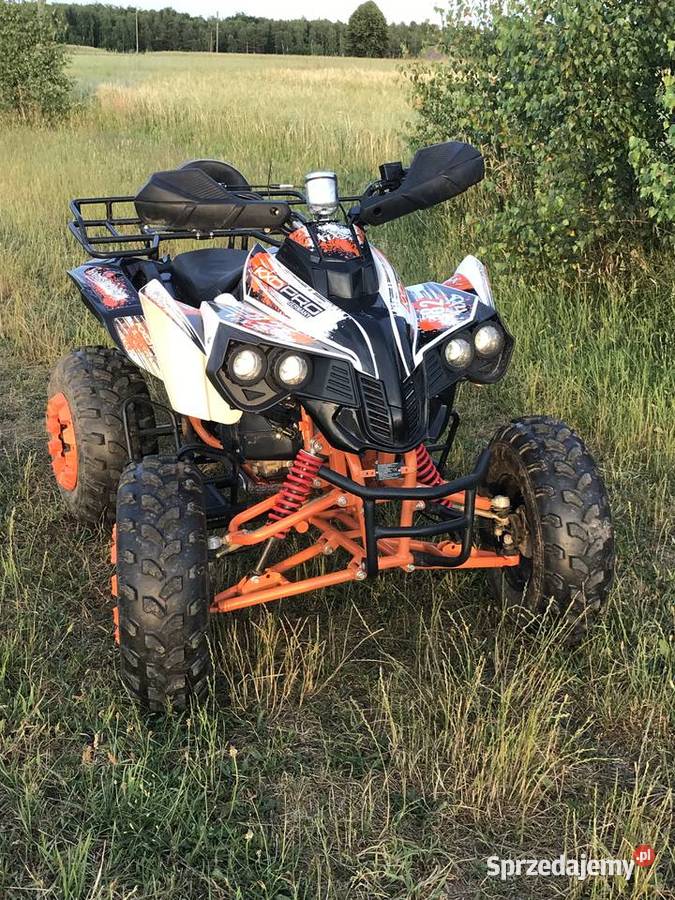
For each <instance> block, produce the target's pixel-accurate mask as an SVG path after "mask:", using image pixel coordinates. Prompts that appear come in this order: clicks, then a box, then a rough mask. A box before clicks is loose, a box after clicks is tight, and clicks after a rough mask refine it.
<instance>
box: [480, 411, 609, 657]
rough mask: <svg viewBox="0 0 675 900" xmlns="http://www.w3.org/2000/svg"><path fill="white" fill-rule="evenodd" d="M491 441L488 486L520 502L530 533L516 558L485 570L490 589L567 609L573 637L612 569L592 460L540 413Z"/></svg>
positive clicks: (535, 607)
mask: <svg viewBox="0 0 675 900" xmlns="http://www.w3.org/2000/svg"><path fill="white" fill-rule="evenodd" d="M490 446H491V448H492V458H491V461H490V468H489V472H488V485H489V489H490V491H491V492H494V493H500V494H507V495H508V496H509V497H510V498H511V501H512V508H513V509H517V507H519V506H520V507H521V509H522V511H523V512H524V517H525V520H526V523H527V530H528V532H529V534H528V536H527V538H526V539H525V540H524V541H521V545H520V548H519V549H520V551H521V560H522V561H521V564H520V565H519V566H517V567H513V568H504V569H501V570H500V569H497V570H494V572H491V573H490V580H491V582H492V586H493V589H494V592H495V594H496V595H497V597H498V598H501V597H502V596H504V597H505V598H506V600H507V602H508V603H509V604H511V605H514V606H519V607H524V608H525V609H527V610H529V612H530V613H532V614H534V616H536V617H540V616H541V615H542V614H544V613H545V612H547V611H549V612H551V613H553V615H554V616H561V615H565V616H566V617H567V618H568V621H569V622H570V623H571V632H570V638H569V639H570V642H571V643H576V642H577V641H578V640H579V639H580V637H581V636H582V635H583V633H584V631H585V629H586V627H587V626H588V624H589V621H590V620H591V619H592V618H593V617H594V616H595V615H596V614H597V612H598V610H599V609H600V607H601V606H602V604H603V602H604V601H605V599H606V597H607V594H608V592H609V589H610V587H611V584H612V579H613V572H614V535H613V529H612V520H611V515H610V509H609V501H608V498H607V492H606V490H605V486H604V484H603V481H602V478H601V476H600V474H599V472H598V470H597V467H596V464H595V462H594V460H593V458H592V456H591V455H590V453H589V452H588V450H587V449H586V446H585V445H584V443H583V441H582V440H581V439H580V438H579V436H578V435H577V434H575V432H574V431H572V429H571V428H570V427H569V426H567V425H566V424H565V423H564V422H559V421H557V420H555V419H551V418H548V417H545V416H528V417H525V418H522V419H516V420H514V421H512V422H511V423H510V424H508V425H505V426H503V427H502V428H500V429H499V430H498V431H497V433H496V434H495V436H494V437H493V439H492V441H491V444H490Z"/></svg>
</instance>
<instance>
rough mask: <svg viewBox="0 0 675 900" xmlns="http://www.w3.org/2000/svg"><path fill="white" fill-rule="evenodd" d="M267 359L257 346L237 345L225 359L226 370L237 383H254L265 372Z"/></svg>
mask: <svg viewBox="0 0 675 900" xmlns="http://www.w3.org/2000/svg"><path fill="white" fill-rule="evenodd" d="M266 368H267V359H266V358H265V354H264V353H263V352H262V351H261V350H258V349H257V347H239V348H238V349H237V350H234V351H233V352H232V353H231V354H230V356H229V358H228V360H227V370H228V372H229V374H230V377H231V378H232V380H233V381H234V382H236V383H237V384H254V383H255V382H256V381H260V379H261V378H262V377H263V375H264V374H265V370H266Z"/></svg>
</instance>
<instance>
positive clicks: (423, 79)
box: [408, 0, 672, 262]
mask: <svg viewBox="0 0 675 900" xmlns="http://www.w3.org/2000/svg"><path fill="white" fill-rule="evenodd" d="M470 6H471V12H470V14H469V10H468V9H467V7H466V6H463V7H461V8H460V10H459V13H460V17H459V18H457V19H455V21H453V22H451V21H448V22H447V23H446V26H445V28H444V30H443V37H442V50H443V51H444V53H445V54H446V56H447V61H446V62H444V63H441V64H422V65H417V66H413V67H412V68H410V69H409V71H408V74H409V76H410V79H411V84H412V89H413V93H414V96H415V99H416V102H417V106H418V108H419V110H420V113H421V121H422V125H421V128H420V133H419V137H420V138H421V139H424V140H429V139H436V140H438V139H447V138H448V137H463V138H465V139H467V140H470V141H472V142H474V143H476V144H478V145H479V146H481V148H482V149H483V151H484V153H485V155H486V160H487V164H488V190H490V191H491V193H492V195H493V196H494V206H495V208H494V210H491V211H490V215H489V216H488V217H484V224H482V225H480V227H482V229H483V231H484V232H485V233H486V237H487V238H488V239H489V241H490V243H491V244H492V246H493V247H495V246H496V248H497V249H498V250H502V251H503V252H504V253H507V252H512V251H514V250H515V251H518V252H520V253H522V254H525V255H529V256H531V255H533V254H536V255H538V256H543V257H544V258H547V259H548V260H550V261H553V262H556V261H560V260H575V259H584V258H585V259H590V258H591V257H595V258H596V259H597V256H598V254H605V253H607V252H609V253H612V252H615V251H617V250H618V249H619V248H620V247H621V246H622V245H624V244H625V243H626V241H629V242H630V243H635V242H636V239H637V240H638V241H639V242H645V241H648V240H649V239H650V238H651V236H652V234H653V228H652V226H651V224H650V221H649V217H648V216H647V214H646V210H645V204H644V202H642V200H641V195H640V188H639V184H638V179H636V174H635V171H634V169H633V166H632V165H631V159H630V156H629V154H630V148H629V143H630V140H631V137H633V138H636V139H638V140H639V141H645V142H646V145H647V147H650V148H651V147H655V146H657V145H658V144H659V141H660V140H661V141H662V126H661V117H660V115H659V113H660V108H659V99H660V95H659V88H660V85H661V75H662V72H663V69H664V67H665V65H666V61H667V35H668V33H669V29H670V28H671V27H672V6H671V3H670V0H617V2H613V3H608V2H606V0H585V2H584V3H583V4H580V3H578V2H577V0H516V2H512V3H509V4H492V3H490V4H489V8H487V9H486V10H485V13H484V17H483V19H482V21H480V22H479V24H477V25H476V24H472V25H470V26H469V25H462V24H459V23H460V22H461V21H462V18H463V21H465V22H468V21H471V22H473V23H476V22H477V13H476V8H475V4H470ZM504 10H506V11H504ZM639 146H640V147H643V145H642V144H640V145H639ZM635 152H636V153H637V152H638V151H637V150H636V151H635ZM655 165H656V163H655ZM648 191H649V188H648V187H643V189H642V196H643V197H644V196H648ZM645 192H647V193H645Z"/></svg>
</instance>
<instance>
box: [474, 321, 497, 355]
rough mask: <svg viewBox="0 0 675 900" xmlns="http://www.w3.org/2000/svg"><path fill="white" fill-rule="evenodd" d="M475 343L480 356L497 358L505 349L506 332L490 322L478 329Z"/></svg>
mask: <svg viewBox="0 0 675 900" xmlns="http://www.w3.org/2000/svg"><path fill="white" fill-rule="evenodd" d="M473 343H474V346H475V348H476V353H477V354H478V355H479V356H482V357H483V358H485V357H491V356H497V355H498V354H499V353H501V352H502V350H503V349H504V332H503V330H502V329H501V328H500V327H499V325H495V324H493V323H491V322H488V323H487V324H486V325H481V327H480V328H479V329H477V331H476V333H475V334H474V336H473Z"/></svg>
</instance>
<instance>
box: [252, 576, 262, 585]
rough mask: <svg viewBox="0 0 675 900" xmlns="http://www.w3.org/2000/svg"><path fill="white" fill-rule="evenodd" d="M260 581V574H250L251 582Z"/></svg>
mask: <svg viewBox="0 0 675 900" xmlns="http://www.w3.org/2000/svg"><path fill="white" fill-rule="evenodd" d="M259 581H260V575H251V582H252V584H257V583H258V582H259Z"/></svg>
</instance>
